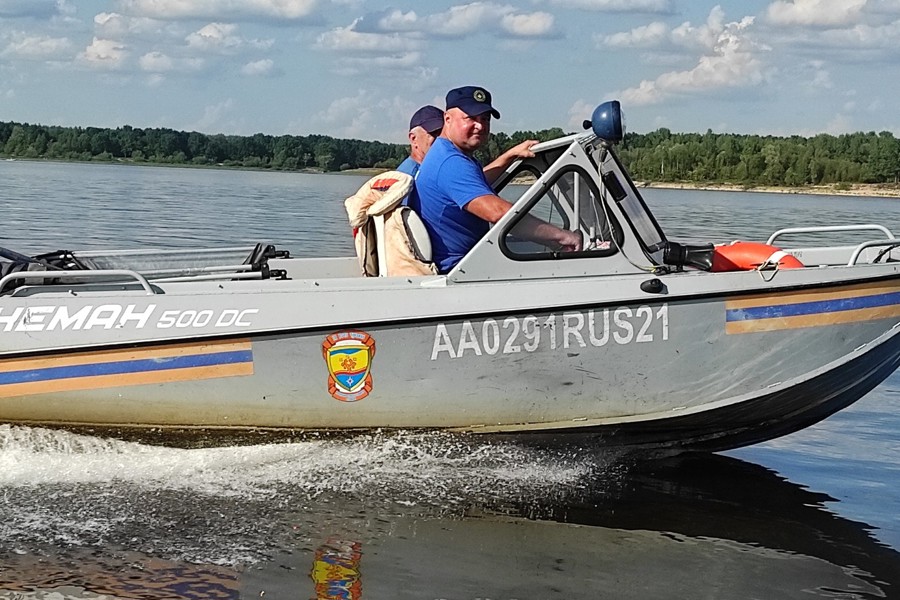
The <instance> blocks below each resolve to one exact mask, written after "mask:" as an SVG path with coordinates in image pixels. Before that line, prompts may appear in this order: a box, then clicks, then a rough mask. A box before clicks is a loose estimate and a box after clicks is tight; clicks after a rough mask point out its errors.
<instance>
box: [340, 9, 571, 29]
mask: <svg viewBox="0 0 900 600" xmlns="http://www.w3.org/2000/svg"><path fill="white" fill-rule="evenodd" d="M554 22H555V17H554V16H553V15H552V14H550V13H547V12H541V11H537V12H522V11H520V10H518V9H516V8H515V7H513V6H510V5H509V4H498V3H495V2H471V3H469V4H460V5H456V6H451V7H450V8H449V9H447V10H445V11H443V12H439V13H435V14H431V15H418V14H417V13H416V12H415V11H408V12H403V11H401V10H397V9H392V10H388V11H385V12H382V13H372V14H369V15H366V16H365V17H362V18H360V19H357V20H356V21H355V22H354V24H353V26H352V27H353V29H355V30H356V31H359V32H369V33H411V32H416V33H418V34H420V35H422V36H423V37H428V36H439V37H453V38H459V37H464V36H467V35H472V34H475V33H478V32H481V31H488V32H492V31H493V32H500V33H502V34H503V35H506V36H510V37H523V38H535V37H555V36H556V33H555V30H554Z"/></svg>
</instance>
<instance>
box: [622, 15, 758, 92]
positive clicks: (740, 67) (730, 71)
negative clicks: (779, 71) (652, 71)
mask: <svg viewBox="0 0 900 600" xmlns="http://www.w3.org/2000/svg"><path fill="white" fill-rule="evenodd" d="M752 24H753V18H752V17H745V18H744V19H743V20H741V21H740V22H736V23H728V24H727V25H724V26H723V29H722V31H720V32H719V34H718V36H717V38H716V41H715V43H714V44H713V47H712V49H711V50H710V52H708V53H706V54H704V55H703V56H701V57H700V59H699V60H698V62H697V65H696V66H695V67H694V68H692V69H690V70H687V71H673V72H670V73H664V74H663V75H660V76H659V77H657V78H656V79H655V80H652V81H651V80H644V81H642V82H641V83H640V84H639V85H638V86H637V87H634V88H630V89H627V90H624V91H622V92H620V93H619V94H618V95H619V97H620V99H621V100H622V101H623V102H625V103H628V104H634V105H646V104H656V103H659V102H662V101H664V100H666V99H667V98H669V97H670V96H672V95H675V94H691V93H696V92H701V91H706V90H715V89H725V88H735V87H745V86H749V85H755V84H758V83H760V82H761V81H762V80H763V64H762V61H760V60H759V58H757V52H758V51H759V50H761V49H762V48H761V47H760V46H758V45H757V44H754V43H753V42H752V41H751V40H750V39H749V38H748V36H747V35H746V30H747V29H748V28H749V27H750V26H751V25H752Z"/></svg>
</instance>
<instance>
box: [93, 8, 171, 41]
mask: <svg viewBox="0 0 900 600" xmlns="http://www.w3.org/2000/svg"><path fill="white" fill-rule="evenodd" d="M163 29H164V25H163V23H162V22H160V21H157V20H155V19H148V18H144V17H128V16H125V15H121V14H119V13H114V12H113V13H108V12H102V13H98V14H96V15H95V16H94V33H95V34H96V35H97V36H98V37H100V38H103V39H109V40H122V39H125V38H126V37H130V36H144V37H149V36H154V37H157V38H158V36H159V35H160V34H161V33H162V31H163Z"/></svg>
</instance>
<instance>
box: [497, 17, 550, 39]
mask: <svg viewBox="0 0 900 600" xmlns="http://www.w3.org/2000/svg"><path fill="white" fill-rule="evenodd" d="M500 26H501V27H502V28H503V30H504V31H506V32H507V33H509V34H511V35H513V36H516V37H546V36H547V35H549V34H551V33H553V15H551V14H550V13H545V12H534V13H528V14H520V15H516V14H512V15H504V17H503V18H502V19H501V21H500Z"/></svg>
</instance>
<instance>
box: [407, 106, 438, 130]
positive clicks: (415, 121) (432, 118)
mask: <svg viewBox="0 0 900 600" xmlns="http://www.w3.org/2000/svg"><path fill="white" fill-rule="evenodd" d="M416 127H421V128H422V129H424V130H425V131H427V132H428V133H434V132H435V131H437V132H440V130H441V129H443V128H444V111H442V110H441V109H439V108H438V107H437V106H431V105H430V104H428V105H426V106H423V107H422V108H420V109H419V110H417V111H416V112H414V113H413V116H412V118H411V119H410V120H409V130H410V131H412V130H413V129H415V128H416Z"/></svg>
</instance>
